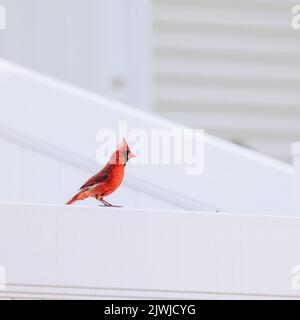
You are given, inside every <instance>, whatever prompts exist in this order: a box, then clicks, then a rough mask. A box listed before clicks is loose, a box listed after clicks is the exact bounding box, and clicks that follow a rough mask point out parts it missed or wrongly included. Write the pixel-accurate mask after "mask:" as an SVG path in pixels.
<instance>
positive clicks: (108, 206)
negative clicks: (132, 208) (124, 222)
mask: <svg viewBox="0 0 300 320" xmlns="http://www.w3.org/2000/svg"><path fill="white" fill-rule="evenodd" d="M98 207H102V208H123V207H122V206H114V205H112V204H111V205H107V204H99V206H98Z"/></svg>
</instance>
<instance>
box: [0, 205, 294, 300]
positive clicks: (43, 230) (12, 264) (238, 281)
mask: <svg viewBox="0 0 300 320" xmlns="http://www.w3.org/2000/svg"><path fill="white" fill-rule="evenodd" d="M0 221H1V223H0V265H2V266H3V267H4V268H5V269H6V275H7V278H6V282H7V286H6V290H2V291H0V296H1V297H10V298H18V297H31V298H53V297H56V298H68V297H75V298H76V297H81V298H85V297H87V298H105V297H115V298H174V297H176V298H265V297H267V298H287V297H292V298H293V297H295V298H296V297H297V298H299V297H300V291H299V290H298V289H299V288H298V286H297V279H296V278H295V277H297V276H298V275H297V274H292V271H293V270H294V271H295V270H296V269H295V265H297V264H300V257H299V250H300V247H299V244H300V233H299V229H300V219H299V218H296V217H295V218H289V217H271V216H265V217H264V216H250V215H232V214H223V213H219V214H212V213H200V212H191V211H153V210H135V209H129V208H121V209H119V208H83V207H64V206H60V207H58V206H42V205H25V204H4V203H2V204H0ZM293 277H294V278H293Z"/></svg>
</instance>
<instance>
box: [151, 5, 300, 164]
mask: <svg viewBox="0 0 300 320" xmlns="http://www.w3.org/2000/svg"><path fill="white" fill-rule="evenodd" d="M293 5H295V3H294V2H293V1H277V0H268V1H241V0H236V1H221V0H214V1H205V0H203V1H201V0H198V1H197V0H188V1H182V0H175V1H169V0H153V6H154V21H153V25H154V38H155V41H154V71H153V72H154V81H155V87H154V99H155V106H156V110H158V111H159V112H160V113H162V114H164V115H168V116H169V117H171V118H174V119H176V120H179V121H180V120H181V119H183V121H184V122H185V123H188V124H191V125H193V126H196V127H201V128H204V129H206V130H208V132H212V133H214V134H218V135H219V136H222V137H226V138H227V137H228V136H230V137H231V138H232V140H234V141H239V142H240V143H242V144H244V145H248V146H249V147H254V148H255V149H257V150H259V151H262V152H265V153H268V154H271V155H274V156H277V157H280V158H284V159H285V160H288V159H289V154H288V153H287V152H286V150H287V147H286V148H282V143H283V142H284V143H286V146H288V145H289V144H290V143H291V142H292V141H293V140H295V139H296V138H297V137H298V136H299V134H300V111H299V101H300V95H299V74H300V59H299V52H300V42H299V34H298V33H297V32H295V31H294V30H293V29H292V28H291V26H290V22H291V18H292V15H291V7H292V6H293ZM253 112H254V113H255V114H256V116H255V117H251V114H252V113H253ZM247 114H250V116H249V117H247ZM278 114H280V116H276V115H278ZM221 119H222V121H220V120H221ZM235 119H240V121H236V120H235ZM263 121H265V128H264V130H261V128H260V127H259V125H257V123H263ZM229 123H230V125H228V124H229ZM272 123H273V125H272ZM249 127H250V129H251V134H250V137H249V139H251V141H255V143H248V140H245V139H244V135H245V132H244V131H248V129H249ZM279 131H280V132H281V134H282V136H283V137H285V138H284V139H281V141H278V145H277V146H276V143H277V140H276V138H275V137H276V136H277V132H279ZM291 131H292V132H291ZM287 136H288V137H287ZM261 140H262V141H263V143H261V142H260V141H261ZM268 141H269V144H270V145H269V146H268V143H267V142H268Z"/></svg>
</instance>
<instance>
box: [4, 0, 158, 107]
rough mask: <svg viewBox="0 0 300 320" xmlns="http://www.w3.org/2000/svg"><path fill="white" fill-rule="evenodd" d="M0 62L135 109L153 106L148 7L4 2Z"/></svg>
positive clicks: (102, 1)
mask: <svg viewBox="0 0 300 320" xmlns="http://www.w3.org/2000/svg"><path fill="white" fill-rule="evenodd" d="M1 4H3V5H4V6H5V8H6V9H7V29H6V30H5V31H1V32H0V57H2V58H5V59H8V60H10V61H13V62H16V63H19V64H21V65H24V66H27V67H30V68H32V69H35V70H38V71H41V72H43V73H46V74H49V75H51V76H54V77H57V78H59V79H63V80H65V81H68V82H70V83H73V84H76V85H78V86H81V87H83V88H87V89H89V90H92V91H95V92H97V93H101V94H104V95H107V96H110V97H114V98H115V99H119V100H122V101H126V102H130V103H131V104H133V105H135V106H139V107H145V108H146V107H149V103H150V100H151V97H150V90H151V81H150V79H151V78H150V73H149V71H148V68H150V60H151V46H152V42H151V36H150V19H151V18H150V17H151V10H150V7H149V4H150V2H149V1H147V0H143V1H140V0H129V1H126V5H125V4H124V1H122V0H109V1H107V0H88V1H86V0H42V1H41V0H22V1H19V0H2V1H1Z"/></svg>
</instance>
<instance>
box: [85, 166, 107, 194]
mask: <svg viewBox="0 0 300 320" xmlns="http://www.w3.org/2000/svg"><path fill="white" fill-rule="evenodd" d="M111 172H112V166H110V165H109V164H107V165H106V166H105V167H104V168H103V169H102V170H101V171H100V172H98V173H97V174H96V175H94V176H93V177H91V178H90V179H89V180H88V181H87V182H86V183H85V184H84V185H83V186H82V187H81V188H80V190H82V189H85V188H88V187H92V186H94V185H96V184H100V183H104V182H106V181H107V180H108V179H109V177H110V176H111Z"/></svg>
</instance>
